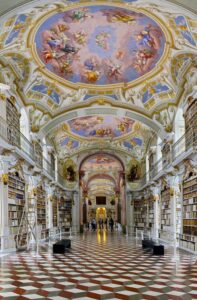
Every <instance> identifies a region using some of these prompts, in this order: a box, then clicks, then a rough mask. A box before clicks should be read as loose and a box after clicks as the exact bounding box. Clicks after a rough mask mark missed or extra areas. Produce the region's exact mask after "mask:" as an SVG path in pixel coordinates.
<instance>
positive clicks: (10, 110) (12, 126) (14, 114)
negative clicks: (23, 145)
mask: <svg viewBox="0 0 197 300" xmlns="http://www.w3.org/2000/svg"><path fill="white" fill-rule="evenodd" d="M11 99H12V97H10V99H9V98H7V100H6V122H7V124H8V127H7V137H8V142H9V143H10V144H12V145H14V146H17V147H20V113H19V112H18V110H17V108H16V106H15V103H14V100H11Z"/></svg>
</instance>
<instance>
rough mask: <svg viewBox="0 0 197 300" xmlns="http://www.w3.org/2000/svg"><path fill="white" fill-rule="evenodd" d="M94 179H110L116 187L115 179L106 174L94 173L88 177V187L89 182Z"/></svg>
mask: <svg viewBox="0 0 197 300" xmlns="http://www.w3.org/2000/svg"><path fill="white" fill-rule="evenodd" d="M95 179H108V180H110V181H112V182H113V183H114V186H115V187H117V184H116V181H115V179H114V178H113V177H112V176H110V175H108V174H94V175H92V176H91V177H90V178H89V179H88V181H87V188H88V187H89V184H90V182H91V181H93V180H95Z"/></svg>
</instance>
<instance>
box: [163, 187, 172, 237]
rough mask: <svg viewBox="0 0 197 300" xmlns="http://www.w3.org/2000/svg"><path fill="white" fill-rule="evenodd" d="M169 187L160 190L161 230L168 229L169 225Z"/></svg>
mask: <svg viewBox="0 0 197 300" xmlns="http://www.w3.org/2000/svg"><path fill="white" fill-rule="evenodd" d="M170 200H171V199H170V188H169V187H167V188H164V189H163V190H162V191H161V230H164V231H169V230H170V226H171V201H170Z"/></svg>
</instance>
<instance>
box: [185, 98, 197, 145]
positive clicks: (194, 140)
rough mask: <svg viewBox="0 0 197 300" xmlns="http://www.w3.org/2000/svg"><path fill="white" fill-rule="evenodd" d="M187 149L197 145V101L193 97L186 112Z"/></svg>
mask: <svg viewBox="0 0 197 300" xmlns="http://www.w3.org/2000/svg"><path fill="white" fill-rule="evenodd" d="M184 117H185V131H186V149H188V148H190V147H191V145H192V144H194V145H197V101H196V99H192V100H191V101H190V103H189V106H188V108H187V110H186V112H185V115H184Z"/></svg>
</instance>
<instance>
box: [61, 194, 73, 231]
mask: <svg viewBox="0 0 197 300" xmlns="http://www.w3.org/2000/svg"><path fill="white" fill-rule="evenodd" d="M71 217H72V202H71V200H70V199H67V198H65V197H60V201H59V226H60V227H61V228H62V229H63V230H64V229H66V228H68V227H70V226H71Z"/></svg>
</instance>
